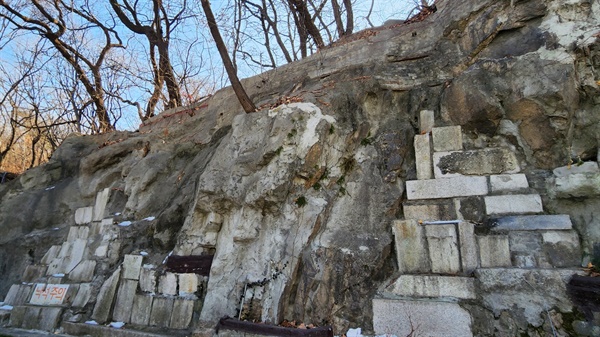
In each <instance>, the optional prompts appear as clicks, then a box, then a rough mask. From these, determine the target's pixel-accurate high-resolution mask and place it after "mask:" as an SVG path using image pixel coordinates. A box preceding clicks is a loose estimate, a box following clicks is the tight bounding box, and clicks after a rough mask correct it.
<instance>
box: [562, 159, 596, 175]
mask: <svg viewBox="0 0 600 337" xmlns="http://www.w3.org/2000/svg"><path fill="white" fill-rule="evenodd" d="M598 172H600V169H598V163H597V162H595V161H586V162H584V163H583V164H581V165H576V164H575V165H569V166H562V167H557V168H555V169H554V170H553V171H552V173H554V176H556V177H564V176H568V175H570V174H577V173H598Z"/></svg>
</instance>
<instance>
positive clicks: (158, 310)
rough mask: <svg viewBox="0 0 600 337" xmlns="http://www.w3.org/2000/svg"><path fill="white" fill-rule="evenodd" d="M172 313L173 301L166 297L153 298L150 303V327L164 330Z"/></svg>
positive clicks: (169, 321)
mask: <svg viewBox="0 0 600 337" xmlns="http://www.w3.org/2000/svg"><path fill="white" fill-rule="evenodd" d="M172 311H173V299H172V298H166V297H155V298H154V301H153V302H152V312H151V313H150V322H149V323H150V325H152V326H157V327H160V328H166V327H168V326H169V324H170V323H171V312H172Z"/></svg>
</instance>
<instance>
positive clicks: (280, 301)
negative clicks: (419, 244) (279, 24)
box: [0, 0, 600, 335]
mask: <svg viewBox="0 0 600 337" xmlns="http://www.w3.org/2000/svg"><path fill="white" fill-rule="evenodd" d="M437 9H438V11H437V12H436V13H434V14H432V15H431V16H429V17H428V18H427V19H426V20H424V21H422V22H417V23H413V24H410V25H399V26H392V27H384V28H380V29H374V30H372V31H367V32H363V33H359V34H357V35H356V38H357V39H356V40H354V41H345V42H342V43H340V44H339V45H337V46H332V47H329V48H326V49H323V50H321V51H320V52H319V53H318V54H316V55H313V56H311V57H309V58H307V59H305V60H302V61H300V62H297V63H294V64H289V65H286V66H283V67H281V68H278V69H276V70H273V71H269V72H266V73H264V74H261V75H258V76H256V77H253V78H250V79H247V80H246V81H245V82H244V84H245V86H246V88H247V89H248V91H249V93H250V95H251V97H252V98H253V100H254V101H255V102H257V103H258V105H261V104H262V105H263V107H264V108H263V109H262V110H261V111H259V112H256V113H253V114H243V113H242V110H241V108H240V107H239V105H238V104H237V102H236V100H235V98H234V96H233V93H232V92H231V90H229V89H224V90H221V91H219V92H218V93H217V94H215V95H214V96H213V97H211V98H210V99H208V100H206V101H204V102H201V103H198V104H197V105H195V106H190V107H186V108H181V109H177V110H173V111H167V112H165V113H163V114H161V115H159V116H157V117H155V118H154V119H152V120H150V121H148V122H147V123H146V124H145V125H141V126H140V129H139V131H136V132H115V133H111V134H106V135H101V136H94V137H91V136H85V137H77V136H73V137H70V138H69V139H67V140H66V141H65V142H64V144H63V145H62V146H61V147H60V148H59V149H58V151H57V152H56V153H55V154H54V155H53V157H52V159H51V160H50V162H49V163H48V164H46V165H43V166H41V167H38V168H34V169H32V170H30V171H28V172H26V173H24V174H23V175H22V176H21V177H20V178H19V179H18V180H15V181H12V182H10V183H9V184H5V185H0V274H1V275H2V277H1V278H0V299H2V298H4V297H5V295H6V294H7V293H8V291H9V288H10V287H11V285H12V284H18V283H21V278H22V275H23V272H24V271H25V270H26V268H27V267H28V266H31V265H37V264H39V263H40V261H41V260H42V258H43V257H44V256H45V255H47V252H48V250H49V249H50V248H51V247H52V246H56V245H60V244H61V243H63V241H64V240H65V238H66V237H67V234H68V233H69V232H70V231H71V230H72V229H71V228H72V227H73V226H75V225H82V224H85V223H86V221H88V222H90V223H98V222H99V221H101V220H103V219H112V220H108V223H110V224H112V223H115V224H124V223H126V221H129V222H131V224H130V225H129V226H125V225H123V226H121V227H119V226H116V225H115V226H114V227H115V228H114V229H112V230H111V231H110V233H112V234H110V235H109V234H107V233H109V232H103V230H97V231H93V230H92V231H91V232H90V233H91V234H89V236H88V234H86V236H85V239H82V240H84V241H85V240H87V246H86V247H87V248H85V249H86V250H85V251H84V252H82V256H84V258H82V259H84V260H85V259H86V258H85V256H87V257H88V258H89V260H90V261H91V260H93V261H95V262H94V266H95V267H94V268H93V276H92V277H90V278H89V280H87V281H86V282H87V283H89V284H90V289H91V290H90V297H89V301H86V302H85V303H83V305H82V308H83V309H81V310H78V311H77V312H79V313H80V314H79V315H80V317H75V316H76V315H75V313H74V311H73V312H68V311H67V312H66V313H64V316H63V319H71V320H73V321H77V320H78V319H79V320H84V319H86V318H89V316H90V315H92V312H94V310H99V309H95V308H97V307H98V305H99V303H100V302H102V301H103V300H104V299H103V297H102V296H104V295H99V294H105V293H106V292H109V293H110V286H109V285H107V282H105V281H106V279H107V278H108V277H109V276H110V275H113V276H114V275H115V274H114V273H115V270H117V271H118V272H119V273H120V269H117V267H118V266H119V265H121V263H122V262H123V259H124V258H123V257H124V256H125V255H131V254H133V255H135V254H139V253H140V252H141V251H144V252H147V253H148V255H147V256H145V257H144V259H145V260H144V263H148V264H153V267H151V266H150V267H148V269H149V270H153V271H154V272H156V273H157V275H158V274H161V273H164V270H162V269H161V266H162V263H163V259H164V258H165V257H166V256H167V255H168V254H169V253H171V254H173V255H180V256H197V255H205V256H214V257H213V260H212V265H211V268H210V275H209V277H208V280H204V281H203V282H205V283H204V284H203V286H202V287H204V288H203V290H198V292H197V294H196V296H197V300H196V302H197V303H198V304H196V307H195V309H194V310H192V311H193V312H194V314H193V315H194V316H193V317H194V320H193V323H190V324H191V325H192V326H198V324H200V323H198V322H201V323H202V324H205V325H210V324H214V323H215V322H216V321H217V320H218V319H219V318H220V317H222V316H224V315H230V316H238V315H239V314H240V311H241V315H242V316H243V317H246V318H248V319H254V320H260V321H268V322H274V323H278V322H280V321H281V320H283V319H288V320H298V321H303V322H307V323H314V324H319V325H321V324H331V325H333V326H334V328H335V329H336V331H338V332H340V333H341V332H343V331H345V330H346V329H347V328H349V327H355V326H361V327H363V328H364V329H366V330H367V331H371V330H372V329H373V305H372V300H373V298H374V297H375V296H376V292H377V290H378V289H379V288H381V287H382V286H385V285H386V284H387V283H386V281H388V280H390V279H391V278H392V277H393V276H394V275H396V274H397V273H398V272H399V269H398V267H397V266H398V263H399V262H400V261H399V260H401V259H402V257H401V256H397V255H396V254H394V252H395V251H396V250H397V248H396V246H394V242H395V240H398V237H397V236H396V238H394V235H393V234H392V222H393V221H394V220H397V219H404V218H405V217H406V214H405V211H404V210H403V207H402V205H403V203H405V201H406V198H407V196H406V193H405V182H406V181H407V180H414V179H417V173H418V172H417V166H416V163H417V162H420V160H421V159H418V158H417V159H415V151H414V148H413V138H414V136H415V135H418V134H419V133H421V132H420V130H419V127H420V125H419V124H420V122H422V121H420V120H419V113H420V112H421V111H422V110H430V111H433V112H434V119H435V126H436V127H442V126H461V129H460V130H462V131H461V134H462V146H464V150H466V151H479V150H483V149H488V148H501V149H503V150H501V151H504V152H502V154H501V158H505V160H504V161H505V162H508V163H505V164H506V165H503V166H502V165H501V166H502V167H501V168H500V169H499V171H498V172H483V175H485V174H487V175H489V174H498V173H512V172H517V171H518V172H523V173H525V174H526V176H527V179H528V181H529V186H530V188H531V189H533V190H535V192H537V193H538V194H540V195H541V200H543V204H544V210H543V211H544V212H545V213H548V214H559V213H560V214H568V215H570V218H571V220H572V222H573V225H574V228H575V229H576V230H577V232H578V234H579V236H580V237H581V248H582V251H583V260H582V261H585V262H587V261H591V260H592V259H593V258H595V259H600V231H599V230H598V228H600V226H599V225H600V224H599V223H598V219H600V207H599V206H600V189H599V188H598V185H597V184H595V185H594V184H593V183H590V182H593V181H597V180H598V172H597V164H596V166H595V168H596V169H595V170H594V169H593V168H592V169H590V170H589V171H584V172H582V173H579V174H580V175H582V176H577V177H575V176H571V175H570V176H568V177H567V178H565V177H564V176H561V175H556V174H553V173H552V170H553V169H555V168H557V167H562V166H565V165H568V164H569V165H571V164H572V165H573V167H576V165H577V164H578V163H579V164H581V163H585V162H590V163H592V164H595V163H596V161H597V159H598V143H599V140H600V134H599V131H598V130H600V128H599V127H600V125H599V124H600V108H599V106H600V105H599V104H600V100H599V97H600V89H599V81H600V41H599V39H600V38H599V33H600V28H598V27H599V21H600V20H599V19H598V18H599V17H600V3H598V1H587V0H554V1H549V0H546V1H545V0H521V1H491V0H489V1H488V0H484V1H450V0H445V1H439V2H438V3H437ZM281 103H284V104H281ZM504 155H506V156H507V157H502V156H504ZM485 156H487V155H485ZM485 156H484V157H485ZM506 158H508V159H506ZM446 160H447V161H446V164H444V165H442V166H443V168H445V169H446V170H451V171H452V170H454V172H453V173H460V174H464V175H478V174H479V175H482V173H481V172H480V171H479V170H478V165H471V166H470V165H469V164H468V163H469V161H470V160H469V159H468V158H467V159H464V158H463V159H460V158H458V159H456V158H454V159H452V158H450V159H446ZM471 161H472V160H471ZM442 166H440V167H442ZM515 170H516V171H515ZM492 171H493V170H492ZM594 179H596V180H594ZM101 191H106V192H103V193H106V199H105V200H104V204H102V205H101V206H103V207H100V208H97V210H96V211H95V212H92V213H93V214H92V213H90V216H91V217H90V218H89V219H87V220H85V216H84V215H83V214H84V213H85V211H84V210H81V209H83V208H85V207H89V206H92V205H94V203H95V202H96V201H97V193H98V192H101ZM101 203H102V202H101ZM473 205H475V206H469V207H471V209H470V211H468V212H467V211H465V212H463V213H462V214H463V215H465V214H468V215H466V216H465V219H468V220H473V221H477V222H485V220H486V219H487V217H488V214H486V212H485V211H482V210H481V209H480V208H478V207H479V206H477V203H474V204H473ZM104 206H105V207H104ZM467 208H468V207H467V206H465V208H464V210H466V209H467ZM78 210H79V211H78ZM76 211H78V212H79V219H78V223H75V220H76V218H75V217H74V214H75V213H76ZM455 211H456V210H455ZM90 212H91V211H90ZM453 215H456V212H454V213H453ZM450 218H455V217H454V216H452V217H450ZM142 219H145V220H142ZM105 222H106V221H105ZM94 235H96V236H94ZM111 235H112V236H111ZM108 236H109V237H110V238H107V237H108ZM69 237H71V235H70V234H69ZM103 240H104V241H103ZM73 242H74V241H73ZM100 247H106V252H105V253H104V254H102V253H103V252H104V251H103V250H102V249H104V248H102V249H101V250H100V253H98V252H99V251H98V249H100ZM57 254H58V253H57ZM60 256H61V255H60V254H58V255H56V256H55V258H58V257H60ZM46 257H47V256H46ZM577 260H578V259H577ZM582 261H579V260H578V261H576V262H575V263H571V265H570V266H571V267H577V264H578V263H580V262H582ZM59 269H60V268H59ZM56 270H58V269H56ZM70 271H72V270H69V271H67V274H68V273H69V272H70ZM46 274H47V272H46V271H44V272H42V273H41V275H39V276H40V277H42V279H43V278H44V277H46V276H45V275H46ZM51 275H52V274H50V275H49V277H51ZM120 275H121V278H122V279H123V280H125V279H126V278H125V276H123V274H120ZM165 275H167V274H165ZM481 275H483V276H480V279H481V280H483V279H485V277H488V276H486V275H488V274H485V272H482V274H481ZM563 276H564V275H563ZM563 276H560V277H563ZM67 277H68V276H67ZM156 277H158V276H156ZM165 277H166V276H165ZM489 277H490V278H493V277H492V276H489ZM111 279H114V280H117V279H119V277H118V275H117V276H116V277H112V278H111ZM155 280H159V282H162V281H160V280H162V279H161V278H155ZM165 280H166V278H165ZM34 281H35V279H32V280H31V281H29V282H34ZM38 281H39V280H38ZM42 281H43V280H42ZM45 281H49V280H47V279H45ZM54 281H56V280H54ZM554 281H556V280H554ZM63 282H67V283H68V281H63ZM111 282H113V281H111ZM114 282H116V281H114ZM123 282H124V281H123ZM140 282H141V281H140ZM165 282H167V281H165ZM179 282H180V283H179V289H181V288H182V287H183V286H182V284H183V283H181V282H183V281H181V277H180V281H179ZM482 282H483V281H482ZM507 282H509V281H507ZM201 283H202V282H201ZM111 284H112V283H111ZM114 284H115V287H116V283H114ZM122 284H127V283H122ZM490 284H491V283H490V282H488V283H484V284H483V285H482V290H481V291H482V292H485V291H488V293H493V292H494V291H497V285H496V287H495V288H494V289H491V290H490V289H487V290H486V289H485V287H490ZM101 286H102V289H104V292H103V290H101ZM155 287H156V286H155ZM159 287H160V285H159ZM197 287H198V286H197ZM563 287H564V285H563ZM119 289H120V288H119ZM112 291H113V295H114V292H115V290H114V289H113V290H112ZM157 291H158V292H160V289H157ZM165 291H166V290H165ZM520 291H523V292H526V291H527V290H526V289H522V290H520ZM123 293H125V290H123ZM175 293H176V292H175ZM517 293H518V291H517ZM119 294H121V290H119ZM165 294H168V292H166V293H165ZM119 296H120V295H119ZM123 296H125V295H123ZM515 296H518V295H515ZM494 298H495V297H494V296H491V295H490V296H487V297H485V298H484V299H483V301H484V302H485V303H487V304H485V305H483V307H485V308H486V309H482V310H489V312H488V311H486V313H485V314H483V313H482V314H481V317H480V318H479V319H477V318H476V317H475V318H473V322H474V323H472V324H473V326H474V328H473V331H476V332H477V333H478V334H482V335H491V334H494V333H498V331H500V332H503V333H504V332H505V333H508V334H516V333H517V332H528V333H532V331H538V330H535V329H539V328H540V327H542V328H541V329H542V330H543V329H546V328H548V325H547V324H546V323H547V320H546V319H545V318H544V319H524V318H522V317H523V316H519V313H512V312H511V311H510V310H511V308H510V306H509V305H508V304H507V305H504V304H502V305H499V306H497V307H494V304H490V303H491V302H494ZM558 301H559V302H560V306H559V307H558V308H555V309H557V312H561V311H562V312H569V311H570V310H571V309H570V307H569V304H568V303H570V302H568V300H565V299H562V298H561V299H559V300H558ZM564 301H567V304H565V302H564ZM136 303H137V302H136ZM155 303H156V301H155ZM469 305H474V304H466V306H469ZM503 305H504V306H503ZM486 306H487V307H486ZM491 307H493V308H491ZM500 307H501V308H500ZM498 308H500V309H498ZM496 309H498V310H496ZM545 309H548V308H545ZM540 310H541V309H540ZM109 311H110V302H109ZM471 311H476V310H471ZM517 311H518V310H517ZM108 314H110V313H108ZM492 314H493V315H492ZM95 315H96V314H95ZM527 315H528V316H527V317H528V318H529V317H531V315H533V314H530V313H528V314H527ZM548 315H549V314H548ZM73 317H75V318H73ZM96 317H102V315H100V314H97V315H96ZM106 317H109V316H106ZM490 317H491V318H490ZM519 317H521V318H519ZM488 318H489V319H491V320H492V321H493V320H494V319H496V320H497V322H499V323H497V324H495V325H494V324H491V325H486V326H484V325H485V324H483V323H481V322H483V321H486V320H488ZM105 319H108V318H105ZM131 319H133V318H131ZM544 322H546V323H544ZM544 324H546V325H545V326H544ZM159 325H160V324H159ZM167 325H169V324H167ZM171 325H173V323H172V322H171ZM477 326H478V327H477ZM482 326H483V327H482ZM494 329H496V330H494ZM532 329H533V330H532Z"/></svg>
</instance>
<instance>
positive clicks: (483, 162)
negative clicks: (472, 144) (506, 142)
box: [433, 148, 521, 179]
mask: <svg viewBox="0 0 600 337" xmlns="http://www.w3.org/2000/svg"><path fill="white" fill-rule="evenodd" d="M520 170H521V168H520V167H519V162H518V160H517V157H516V155H515V154H514V153H513V152H512V151H510V150H508V149H505V148H487V149H481V150H467V151H452V152H434V153H433V173H434V176H435V178H436V179H438V178H448V177H454V176H460V175H480V176H484V175H491V174H502V173H517V172H519V171H520Z"/></svg>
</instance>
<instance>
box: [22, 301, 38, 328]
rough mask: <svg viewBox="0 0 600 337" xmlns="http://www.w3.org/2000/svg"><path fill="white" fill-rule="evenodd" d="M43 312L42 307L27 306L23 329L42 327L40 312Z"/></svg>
mask: <svg viewBox="0 0 600 337" xmlns="http://www.w3.org/2000/svg"><path fill="white" fill-rule="evenodd" d="M41 312H42V307H36V306H27V307H26V310H25V316H23V324H21V327H22V328H23V329H35V330H38V329H39V328H40V313H41Z"/></svg>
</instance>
